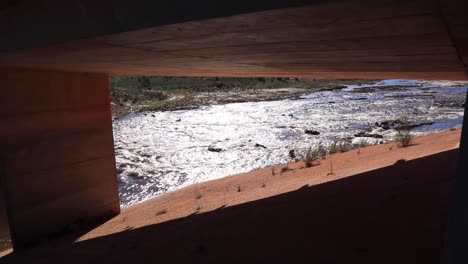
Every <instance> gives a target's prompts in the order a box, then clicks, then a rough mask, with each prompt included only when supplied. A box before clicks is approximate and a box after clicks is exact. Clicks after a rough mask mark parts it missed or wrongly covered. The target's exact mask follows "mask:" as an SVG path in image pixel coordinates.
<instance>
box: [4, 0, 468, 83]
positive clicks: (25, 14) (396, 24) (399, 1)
mask: <svg viewBox="0 0 468 264" xmlns="http://www.w3.org/2000/svg"><path fill="white" fill-rule="evenodd" d="M35 2H36V1H26V2H24V3H23V4H21V5H18V6H13V7H10V8H6V10H4V12H3V16H2V17H0V25H2V26H3V28H0V29H1V30H0V32H2V31H3V32H5V33H4V34H3V37H4V38H5V39H4V41H2V42H1V43H0V51H5V52H3V53H0V66H1V65H4V66H8V67H11V66H18V67H32V68H45V69H59V70H68V71H78V72H104V73H108V74H111V75H126V74H142V75H170V76H171V75H178V76H239V77H240V76H275V77H281V76H291V77H310V78H412V79H459V80H464V79H467V75H466V65H467V64H466V63H467V58H468V37H467V34H466V28H468V23H467V19H466V14H465V12H466V10H468V6H467V3H466V1H463V0H410V1H408V0H384V1H373V0H348V1H344V0H328V1H317V0H315V1H312V0H309V1H278V0H277V1H271V3H270V2H269V1H260V2H259V3H257V4H252V3H251V2H256V1H235V3H234V1H226V3H224V2H223V4H222V5H221V4H216V3H214V2H213V1H200V2H198V1H197V2H196V4H193V3H191V1H175V2H174V5H172V4H171V5H167V4H162V3H159V4H158V2H159V1H154V2H153V1H136V2H137V3H135V4H130V3H133V1H110V0H107V1H103V2H102V3H101V4H94V5H93V4H91V3H90V1H78V3H80V4H78V3H75V5H74V4H71V3H70V4H64V3H61V4H58V3H57V2H62V1H54V0H42V1H37V2H36V3H35ZM70 2H72V1H70ZM138 2H141V3H142V4H141V5H138ZM47 3H48V4H49V6H48V9H45V8H44V5H46V4H47ZM51 3H55V4H51ZM143 3H144V4H143ZM301 3H302V5H299V4H301ZM176 4H177V5H176ZM303 4H307V5H303ZM298 5H299V6H298ZM39 7H42V9H38V8H39ZM274 7H283V8H279V9H271V8H274ZM186 8H187V9H186ZM37 10H42V13H41V12H38V11H37ZM188 13H190V14H192V15H189V14H188ZM227 15H230V16H227ZM217 16H218V17H217ZM72 18H75V20H73V19H72ZM187 20H189V21H188V22H186V21H187ZM28 23H29V24H28ZM33 23H36V24H33ZM19 32H23V34H19ZM109 33H113V34H109ZM73 34H75V35H74V36H73ZM25 36H32V37H33V38H32V39H33V41H30V40H29V39H25ZM73 37H74V38H73ZM80 37H81V38H82V39H80V40H76V38H80ZM70 38H71V39H73V41H65V40H69V39H70ZM18 47H28V49H18Z"/></svg>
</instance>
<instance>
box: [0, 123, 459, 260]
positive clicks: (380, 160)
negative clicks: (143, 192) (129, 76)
mask: <svg viewBox="0 0 468 264" xmlns="http://www.w3.org/2000/svg"><path fill="white" fill-rule="evenodd" d="M459 138H460V130H454V131H447V132H443V133H439V134H433V135H429V136H424V137H419V138H416V139H415V140H414V144H413V145H412V146H410V147H408V148H398V147H397V146H396V145H395V144H383V145H376V146H371V147H367V148H363V149H360V150H352V151H349V152H345V153H338V154H334V155H332V156H328V157H326V158H325V159H322V160H320V164H319V165H317V166H314V167H312V168H303V166H304V165H303V163H302V162H297V163H291V164H289V165H288V167H289V168H291V169H292V170H291V171H288V172H284V173H280V171H281V168H283V167H285V166H286V165H282V166H276V167H275V175H273V173H272V168H265V169H261V170H257V171H252V172H249V173H245V174H240V175H235V176H230V177H226V178H222V179H218V180H213V181H209V182H204V183H200V184H198V185H193V186H189V187H187V188H184V189H181V190H178V191H175V192H172V193H167V194H164V195H161V196H158V197H156V198H154V199H151V200H148V201H146V202H143V203H141V204H138V205H135V206H132V207H130V208H128V209H125V210H123V211H122V213H121V214H120V215H118V216H117V217H115V218H113V219H111V220H109V221H108V222H106V223H104V224H102V225H100V226H99V227H97V228H94V229H93V230H91V231H89V232H87V233H85V234H84V235H82V236H81V237H79V238H78V239H77V241H79V242H75V243H73V244H70V243H71V242H70V241H74V240H75V239H76V238H77V235H76V234H75V235H74V236H71V237H72V238H70V237H69V238H68V239H63V240H58V241H56V242H55V243H51V245H50V246H40V247H37V248H34V249H32V250H31V251H29V252H27V254H18V255H15V254H13V255H11V256H6V257H5V258H4V259H3V260H5V261H6V263H13V262H16V261H25V260H27V259H28V258H36V257H38V256H41V257H44V256H46V257H44V258H43V260H44V261H45V262H48V263H50V261H59V260H60V259H63V258H64V257H71V256H72V255H73V258H72V259H71V262H73V263H75V262H76V263H82V262H83V261H87V260H90V259H92V260H98V259H102V260H104V259H105V260H107V261H114V262H116V263H128V262H129V261H130V260H132V261H135V260H141V261H144V260H148V259H149V258H150V259H154V260H158V261H171V262H172V263H174V262H176V263H182V262H187V261H188V262H190V261H201V262H200V263H219V261H220V260H223V262H227V263H239V262H240V261H244V262H255V261H267V262H269V263H272V262H278V261H279V262H281V261H286V260H288V261H289V262H291V261H293V262H294V261H296V262H300V261H301V260H307V259H308V260H311V259H315V260H316V261H318V262H317V263H325V262H326V263H342V262H343V261H345V260H346V261H348V262H349V263H358V262H359V263H376V262H375V261H378V262H379V263H416V262H420V263H438V256H439V254H440V249H441V246H442V244H443V234H444V230H445V221H446V218H447V212H448V209H447V208H448V204H449V197H450V194H451V191H452V185H453V177H454V174H455V168H456V157H457V156H456V155H457V148H458V145H459ZM331 166H332V167H333V170H332V171H331ZM331 172H333V174H331ZM64 241H66V242H64ZM72 252H73V253H72ZM384 256H385V258H382V257H384ZM38 259H39V258H38ZM8 261H11V262H8ZM353 261H358V262H353ZM415 261H416V262H415Z"/></svg>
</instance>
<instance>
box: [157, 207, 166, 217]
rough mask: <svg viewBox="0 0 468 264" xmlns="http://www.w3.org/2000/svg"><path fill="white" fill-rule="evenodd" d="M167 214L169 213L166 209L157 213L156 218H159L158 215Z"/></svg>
mask: <svg viewBox="0 0 468 264" xmlns="http://www.w3.org/2000/svg"><path fill="white" fill-rule="evenodd" d="M165 213H167V210H166V209H163V210H159V211H157V212H156V216H158V215H163V214H165Z"/></svg>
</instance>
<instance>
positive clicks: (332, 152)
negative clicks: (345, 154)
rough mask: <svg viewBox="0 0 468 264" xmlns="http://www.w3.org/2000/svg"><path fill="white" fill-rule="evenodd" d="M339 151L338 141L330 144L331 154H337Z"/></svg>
mask: <svg viewBox="0 0 468 264" xmlns="http://www.w3.org/2000/svg"><path fill="white" fill-rule="evenodd" d="M337 152H338V149H337V147H336V143H333V144H331V145H330V149H329V150H328V153H329V154H335V153H337Z"/></svg>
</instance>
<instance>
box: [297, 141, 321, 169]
mask: <svg viewBox="0 0 468 264" xmlns="http://www.w3.org/2000/svg"><path fill="white" fill-rule="evenodd" d="M325 154H326V150H325V148H324V147H323V145H322V144H321V143H319V144H318V145H317V146H316V147H315V148H312V147H309V148H308V149H307V150H306V151H305V153H303V155H302V156H303V158H304V163H305V166H306V167H307V168H310V167H312V166H313V165H314V164H313V163H314V161H315V160H317V159H318V158H320V157H322V156H325Z"/></svg>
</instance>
